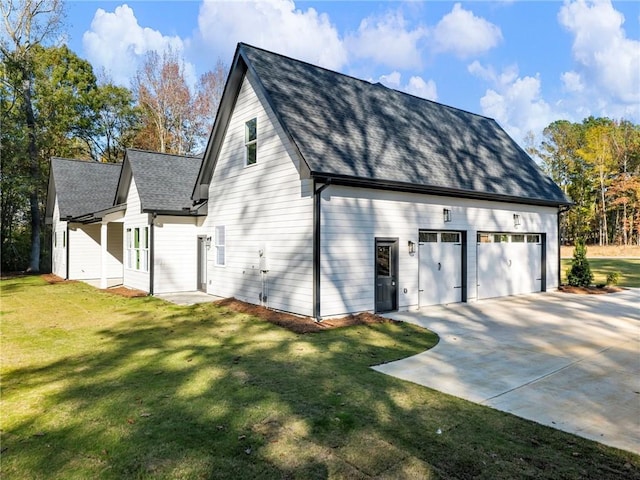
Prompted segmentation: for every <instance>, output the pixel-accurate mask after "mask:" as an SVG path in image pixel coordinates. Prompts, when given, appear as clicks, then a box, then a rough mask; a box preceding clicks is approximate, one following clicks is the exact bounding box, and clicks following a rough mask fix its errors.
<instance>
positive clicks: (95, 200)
mask: <svg viewBox="0 0 640 480" xmlns="http://www.w3.org/2000/svg"><path fill="white" fill-rule="evenodd" d="M121 168H122V164H120V163H99V162H91V161H82V160H70V159H67V158H58V157H54V158H52V159H51V174H50V177H49V178H50V180H49V190H50V192H49V194H50V195H52V194H53V193H54V192H55V194H57V196H58V207H59V208H60V217H61V218H62V219H65V218H68V217H80V216H83V215H87V214H91V213H94V212H97V211H100V210H104V209H107V208H109V207H111V206H113V197H114V195H115V192H116V188H117V186H118V178H119V177H120V170H121ZM52 182H53V185H52ZM52 186H53V188H54V190H51V188H52ZM50 200H51V201H47V216H50V215H52V214H53V203H52V201H53V198H51V199H50ZM49 204H51V205H50V206H49ZM50 210H51V211H50Z"/></svg>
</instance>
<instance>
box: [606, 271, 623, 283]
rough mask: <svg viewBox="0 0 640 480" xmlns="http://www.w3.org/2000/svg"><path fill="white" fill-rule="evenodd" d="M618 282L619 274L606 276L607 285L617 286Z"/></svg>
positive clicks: (613, 273)
mask: <svg viewBox="0 0 640 480" xmlns="http://www.w3.org/2000/svg"><path fill="white" fill-rule="evenodd" d="M619 281H620V273H619V272H611V273H609V274H608V275H607V285H617V284H618V282H619Z"/></svg>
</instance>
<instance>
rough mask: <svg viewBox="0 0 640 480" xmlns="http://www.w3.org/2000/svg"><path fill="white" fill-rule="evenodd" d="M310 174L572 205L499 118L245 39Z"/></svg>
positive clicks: (246, 51) (253, 66)
mask: <svg viewBox="0 0 640 480" xmlns="http://www.w3.org/2000/svg"><path fill="white" fill-rule="evenodd" d="M238 52H239V55H240V56H241V57H242V58H243V59H244V60H245V62H246V64H247V65H248V68H249V70H250V71H251V72H252V73H253V74H254V76H255V78H257V80H258V82H259V84H260V85H261V87H262V89H263V93H264V94H265V96H266V98H267V100H268V101H269V103H270V104H271V107H272V108H273V110H274V111H275V113H276V115H277V116H278V118H279V119H280V121H281V122H282V124H283V127H284V128H285V130H286V131H287V132H288V134H289V135H290V137H291V139H292V140H293V142H294V143H295V145H296V146H297V148H298V150H299V152H300V153H301V155H302V157H303V158H304V160H305V162H306V163H307V165H308V166H309V169H310V171H311V174H312V176H316V177H321V176H323V175H326V176H338V177H344V178H352V179H366V180H369V181H379V182H391V183H393V184H396V185H402V184H404V185H413V186H419V187H420V188H426V189H428V188H432V189H434V190H437V191H444V192H446V191H450V192H452V193H455V192H469V193H473V194H479V195H485V196H487V195H488V196H496V197H498V198H499V197H508V198H521V199H527V200H528V201H535V202H537V201H540V202H544V203H556V204H566V203H569V202H568V200H567V198H566V197H565V196H564V194H563V192H562V191H561V190H560V188H559V187H558V186H557V185H556V184H555V183H554V182H553V181H552V180H551V179H550V178H548V177H547V176H546V175H544V174H543V172H542V171H541V170H540V168H539V167H538V166H537V165H536V163H535V162H534V161H533V160H532V159H531V158H530V157H529V156H528V155H527V154H526V153H525V152H524V151H523V150H522V149H521V148H520V147H519V146H518V144H517V143H516V142H515V141H514V140H513V139H511V138H510V137H509V135H507V133H506V132H505V131H504V130H503V129H502V128H501V127H500V126H499V125H498V124H497V123H496V121H495V120H493V119H490V118H487V117H483V116H480V115H476V114H473V113H469V112H466V111H463V110H459V109H457V108H453V107H449V106H446V105H442V104H440V103H437V102H433V101H429V100H425V99H423V98H418V97H415V96H412V95H409V94H406V93H402V92H398V91H395V90H392V89H389V88H386V87H384V86H382V85H380V84H371V83H369V82H366V81H363V80H358V79H356V78H353V77H349V76H346V75H342V74H340V73H336V72H333V71H330V70H326V69H324V68H321V67H317V66H314V65H311V64H308V63H305V62H301V61H298V60H294V59H291V58H288V57H284V56H282V55H278V54H275V53H272V52H268V51H265V50H261V49H258V48H255V47H251V46H249V45H246V44H240V45H239V49H238Z"/></svg>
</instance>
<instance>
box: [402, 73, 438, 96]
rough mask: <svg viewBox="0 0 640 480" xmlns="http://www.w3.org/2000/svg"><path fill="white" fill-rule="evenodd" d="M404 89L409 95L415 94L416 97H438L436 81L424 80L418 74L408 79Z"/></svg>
mask: <svg viewBox="0 0 640 480" xmlns="http://www.w3.org/2000/svg"><path fill="white" fill-rule="evenodd" d="M404 91H405V92H407V93H410V94H411V95H415V96H416V97H422V98H426V99H428V100H437V99H438V90H437V88H436V82H434V81H433V80H429V81H428V82H425V81H424V79H423V78H422V77H418V76H414V77H411V78H410V79H409V83H408V84H407V86H406V87H405V89H404Z"/></svg>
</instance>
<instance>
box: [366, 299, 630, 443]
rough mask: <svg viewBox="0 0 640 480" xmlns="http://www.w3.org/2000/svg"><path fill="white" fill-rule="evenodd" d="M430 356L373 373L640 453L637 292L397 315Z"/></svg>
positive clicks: (507, 301) (480, 304)
mask: <svg viewBox="0 0 640 480" xmlns="http://www.w3.org/2000/svg"><path fill="white" fill-rule="evenodd" d="M389 317H390V318H393V319H396V320H402V321H406V322H411V323H415V324H418V325H421V326H423V327H426V328H428V329H430V330H432V331H434V332H436V333H437V334H438V335H439V336H440V342H439V343H438V345H436V347H434V348H433V349H431V350H428V351H426V352H424V353H421V354H419V355H415V356H413V357H410V358H407V359H404V360H400V361H397V362H392V363H388V364H384V365H379V366H377V367H374V368H375V370H378V371H380V372H383V373H386V374H388V375H393V376H395V377H399V378H402V379H405V380H409V381H411V382H414V383H417V384H420V385H424V386H426V387H429V388H433V389H435V390H439V391H441V392H444V393H448V394H451V395H455V396H456V397H462V398H465V399H467V400H471V401H472V402H476V403H480V404H482V405H487V406H490V407H493V408H496V409H498V410H502V411H505V412H509V413H513V414H514V415H517V416H519V417H523V418H527V419H529V420H533V421H535V422H538V423H541V424H543V425H548V426H550V427H553V428H558V429H560V430H564V431H566V432H570V433H573V434H576V435H580V436H582V437H585V438H589V439H592V440H596V441H598V442H601V443H605V444H607V445H611V446H614V447H618V448H621V449H625V450H630V451H632V452H636V453H640V289H629V290H626V291H624V292H620V293H615V294H608V295H572V294H564V293H558V292H553V293H542V294H536V295H524V296H516V297H508V298H501V299H494V300H483V301H479V302H476V303H469V304H454V305H450V306H437V307H428V308H425V309H423V310H421V311H419V312H399V313H393V314H391V315H389Z"/></svg>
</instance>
